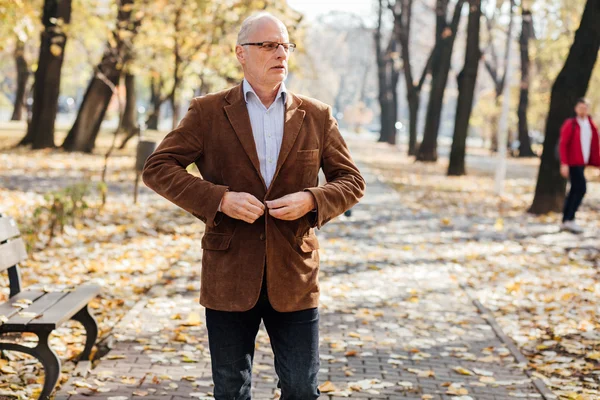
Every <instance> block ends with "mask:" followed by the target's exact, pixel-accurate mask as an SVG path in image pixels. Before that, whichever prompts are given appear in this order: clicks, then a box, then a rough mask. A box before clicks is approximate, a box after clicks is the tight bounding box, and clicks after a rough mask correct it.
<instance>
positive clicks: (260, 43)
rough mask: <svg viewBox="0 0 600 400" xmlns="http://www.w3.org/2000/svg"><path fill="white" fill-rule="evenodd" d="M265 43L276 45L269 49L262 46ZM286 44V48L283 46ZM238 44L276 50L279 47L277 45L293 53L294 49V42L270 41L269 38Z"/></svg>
mask: <svg viewBox="0 0 600 400" xmlns="http://www.w3.org/2000/svg"><path fill="white" fill-rule="evenodd" d="M265 43H272V44H277V47H274V48H272V49H269V48H267V47H264V44H265ZM286 45H287V46H288V48H287V49H286V48H285V46H286ZM240 46H260V48H262V49H264V50H277V49H278V48H279V46H283V50H284V51H289V52H290V53H293V52H294V50H295V49H296V43H279V42H271V41H269V40H267V41H265V42H254V43H240Z"/></svg>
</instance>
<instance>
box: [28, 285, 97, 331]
mask: <svg viewBox="0 0 600 400" xmlns="http://www.w3.org/2000/svg"><path fill="white" fill-rule="evenodd" d="M98 293H100V286H98V285H95V284H88V285H83V286H79V287H78V288H77V289H75V290H74V291H72V292H68V293H67V295H66V296H64V297H63V298H62V299H60V300H59V301H58V302H56V303H54V305H52V307H50V308H49V309H47V310H46V311H45V312H44V315H43V316H42V317H40V318H37V319H34V320H32V321H31V322H30V323H29V324H28V326H29V327H33V328H44V329H55V328H56V327H57V326H59V325H60V324H62V323H63V322H65V321H67V320H69V319H71V317H72V316H73V315H75V314H76V313H77V312H78V311H79V310H81V309H82V308H84V307H85V305H86V304H87V303H89V302H90V300H91V299H93V298H94V297H96V295H97V294H98Z"/></svg>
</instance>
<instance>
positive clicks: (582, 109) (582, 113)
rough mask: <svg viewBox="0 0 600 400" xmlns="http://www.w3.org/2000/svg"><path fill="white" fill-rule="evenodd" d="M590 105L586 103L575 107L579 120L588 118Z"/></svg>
mask: <svg viewBox="0 0 600 400" xmlns="http://www.w3.org/2000/svg"><path fill="white" fill-rule="evenodd" d="M588 112H589V110H588V105H587V104H585V103H577V105H576V106H575V113H576V114H577V116H578V117H579V118H585V117H587V116H588Z"/></svg>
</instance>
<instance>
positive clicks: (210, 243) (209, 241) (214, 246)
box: [201, 232, 233, 250]
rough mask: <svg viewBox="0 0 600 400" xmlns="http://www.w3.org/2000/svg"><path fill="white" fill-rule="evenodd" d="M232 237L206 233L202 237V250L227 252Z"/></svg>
mask: <svg viewBox="0 0 600 400" xmlns="http://www.w3.org/2000/svg"><path fill="white" fill-rule="evenodd" d="M232 236H233V235H228V234H223V233H213V232H209V233H205V234H204V236H203V237H202V242H201V243H202V248H203V249H204V250H227V249H228V248H229V245H230V244H231V237H232Z"/></svg>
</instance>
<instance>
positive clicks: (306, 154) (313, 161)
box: [296, 149, 320, 189]
mask: <svg viewBox="0 0 600 400" xmlns="http://www.w3.org/2000/svg"><path fill="white" fill-rule="evenodd" d="M296 164H297V165H298V170H299V172H300V175H299V176H300V179H301V181H300V185H301V186H302V189H304V188H307V187H313V186H316V185H317V184H318V180H317V179H318V178H317V177H318V175H319V166H320V165H319V149H314V150H299V151H298V153H297V154H296Z"/></svg>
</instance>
